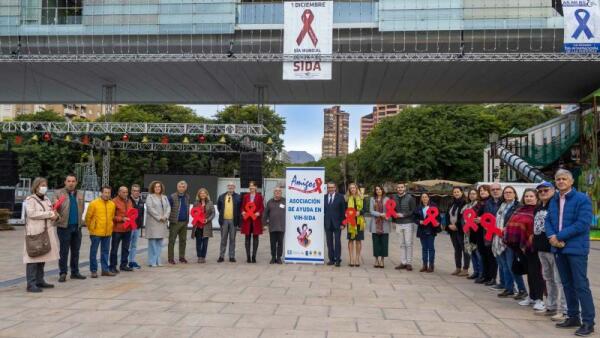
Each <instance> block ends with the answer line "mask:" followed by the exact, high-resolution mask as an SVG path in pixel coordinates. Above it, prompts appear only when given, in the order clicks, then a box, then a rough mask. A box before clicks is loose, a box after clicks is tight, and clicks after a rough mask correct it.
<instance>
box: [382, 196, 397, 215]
mask: <svg viewBox="0 0 600 338" xmlns="http://www.w3.org/2000/svg"><path fill="white" fill-rule="evenodd" d="M390 217H398V214H397V213H396V201H394V200H393V199H391V198H390V199H389V200H388V201H387V202H385V218H390Z"/></svg>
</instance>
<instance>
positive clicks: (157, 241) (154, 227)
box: [146, 181, 171, 267]
mask: <svg viewBox="0 0 600 338" xmlns="http://www.w3.org/2000/svg"><path fill="white" fill-rule="evenodd" d="M146 212H147V217H146V238H147V239H148V265H149V266H150V267H157V266H161V264H160V254H161V252H162V242H163V238H165V237H166V236H168V228H167V225H168V224H169V215H170V214H171V205H170V204H169V200H168V199H167V196H165V186H164V185H163V184H162V183H161V182H159V181H153V182H152V183H150V186H149V187H148V197H146Z"/></svg>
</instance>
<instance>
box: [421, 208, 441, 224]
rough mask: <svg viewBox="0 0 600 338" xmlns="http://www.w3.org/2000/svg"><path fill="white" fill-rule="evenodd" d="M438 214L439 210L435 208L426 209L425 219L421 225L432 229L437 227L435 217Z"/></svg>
mask: <svg viewBox="0 0 600 338" xmlns="http://www.w3.org/2000/svg"><path fill="white" fill-rule="evenodd" d="M439 214H440V210H439V209H438V208H436V207H429V208H427V217H426V218H425V220H423V225H429V224H431V226H433V227H439V226H440V222H438V220H437V217H438V216H439Z"/></svg>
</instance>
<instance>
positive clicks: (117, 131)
mask: <svg viewBox="0 0 600 338" xmlns="http://www.w3.org/2000/svg"><path fill="white" fill-rule="evenodd" d="M0 132H2V133H42V132H49V133H52V134H59V135H65V134H80V135H124V134H129V135H163V136H185V135H206V136H222V135H226V136H229V137H232V138H236V139H239V138H242V137H244V136H250V137H265V136H267V135H268V133H269V131H268V130H267V128H265V127H264V126H263V125H261V124H210V123H204V124H202V123H137V122H75V123H73V122H20V121H19V122H2V123H0Z"/></svg>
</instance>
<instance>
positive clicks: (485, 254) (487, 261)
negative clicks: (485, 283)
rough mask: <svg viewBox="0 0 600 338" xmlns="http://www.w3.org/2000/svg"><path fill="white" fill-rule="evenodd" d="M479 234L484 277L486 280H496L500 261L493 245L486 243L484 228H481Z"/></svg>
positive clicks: (478, 246) (478, 245)
mask: <svg viewBox="0 0 600 338" xmlns="http://www.w3.org/2000/svg"><path fill="white" fill-rule="evenodd" d="M477 232H478V234H477V250H478V251H479V254H481V264H482V266H483V278H484V279H485V280H496V276H497V274H498V263H497V261H496V258H495V257H494V253H493V252H492V246H491V245H489V246H488V245H485V241H484V239H483V229H481V228H480V229H479V230H478V231H477Z"/></svg>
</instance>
